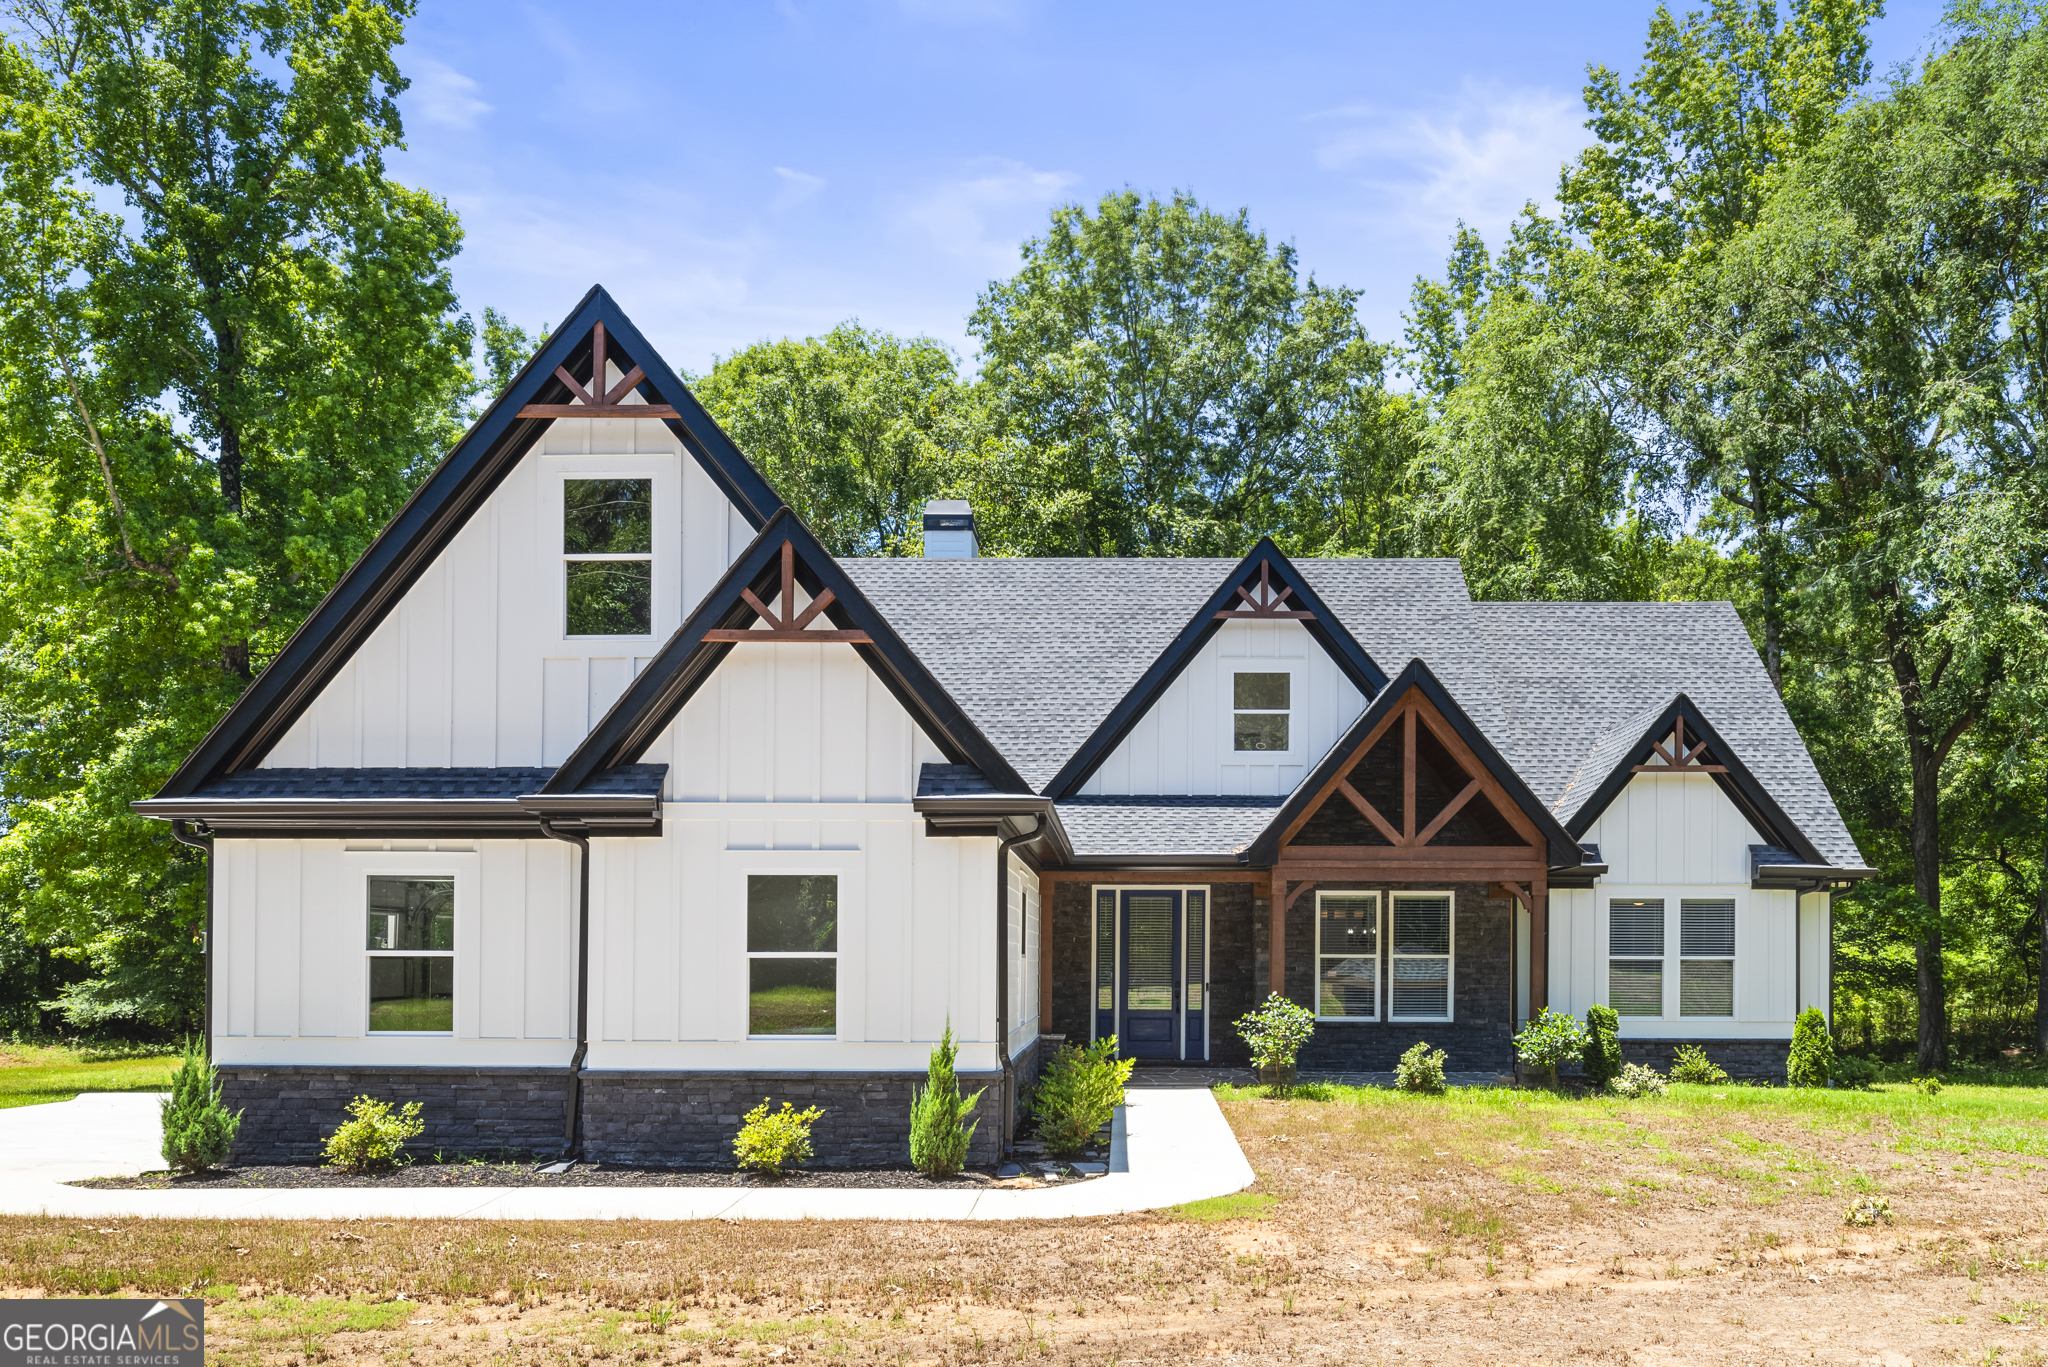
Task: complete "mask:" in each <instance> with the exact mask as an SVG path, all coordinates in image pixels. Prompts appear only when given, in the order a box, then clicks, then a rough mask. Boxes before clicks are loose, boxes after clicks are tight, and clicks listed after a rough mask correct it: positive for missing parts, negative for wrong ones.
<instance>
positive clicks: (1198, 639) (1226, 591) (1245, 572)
mask: <svg viewBox="0 0 2048 1367" xmlns="http://www.w3.org/2000/svg"><path fill="white" fill-rule="evenodd" d="M1262 565H1264V566H1269V567H1270V569H1271V573H1272V574H1273V576H1274V577H1275V578H1277V579H1279V581H1280V583H1281V585H1282V586H1283V587H1285V588H1289V589H1292V590H1293V591H1294V592H1293V601H1295V602H1297V603H1300V604H1301V607H1302V609H1303V610H1304V611H1307V612H1313V613H1314V614H1315V616H1314V617H1311V618H1308V619H1306V620H1303V621H1302V623H1301V624H1302V625H1303V626H1304V627H1307V628H1308V633H1309V635H1311V636H1313V637H1314V638H1315V639H1316V642H1317V643H1318V644H1319V645H1321V646H1322V648H1323V649H1324V650H1326V651H1328V652H1329V654H1330V658H1331V659H1333V660H1335V661H1336V662H1337V667H1338V668H1339V669H1341V670H1343V671H1344V675H1345V677H1346V678H1348V679H1350V680H1351V682H1352V683H1353V684H1354V685H1356V686H1357V688H1358V691H1359V692H1361V693H1363V694H1364V695H1365V696H1366V697H1367V698H1371V697H1374V696H1375V695H1377V694H1378V693H1379V692H1380V690H1381V689H1383V688H1385V687H1386V686H1387V675H1386V671H1384V670H1382V669H1381V668H1380V667H1379V665H1378V664H1376V663H1375V662H1374V661H1373V658H1372V656H1370V655H1368V654H1366V653H1365V647H1364V646H1361V645H1360V644H1358V638H1357V637H1355V636H1353V635H1352V634H1351V633H1350V632H1349V631H1348V630H1346V629H1345V627H1344V624H1343V623H1342V622H1340V621H1339V620H1338V619H1337V614H1336V613H1334V612H1332V611H1330V607H1329V605H1328V604H1327V603H1325V602H1323V600H1322V599H1321V598H1319V597H1317V596H1316V591H1315V590H1314V589H1312V588H1310V587H1309V585H1308V580H1307V579H1306V578H1305V577H1304V576H1303V575H1302V573H1301V571H1299V570H1297V569H1296V568H1295V567H1294V563H1293V562H1292V561H1290V560H1289V559H1288V558H1287V557H1286V556H1285V555H1282V554H1281V553H1280V548H1279V547H1278V546H1275V545H1274V544H1273V541H1272V538H1271V537H1264V536H1262V537H1260V538H1259V544H1258V545H1256V546H1254V547H1253V548H1252V553H1251V554H1250V555H1247V556H1246V557H1245V558H1244V559H1243V560H1241V561H1239V562H1238V566H1237V568H1236V569H1234V570H1232V571H1231V572H1230V574H1229V575H1228V576H1227V577H1226V578H1225V579H1224V581H1223V584H1222V586H1221V587H1220V588H1218V589H1217V590H1216V592H1214V593H1213V594H1211V595H1209V599H1208V601H1207V602H1205V603H1203V604H1202V606H1201V608H1200V609H1198V610H1197V611H1196V613H1195V615H1194V617H1193V618H1192V619H1191V620H1190V621H1189V622H1188V624H1187V625H1186V626H1185V627H1182V628H1181V632H1180V635H1178V636H1176V637H1174V638H1173V641H1172V643H1171V644H1169V645H1168V646H1167V647H1166V649H1165V650H1163V651H1161V652H1160V655H1159V658H1158V659H1157V660H1154V661H1153V662H1152V667H1151V668H1150V669H1148V670H1146V671H1145V672H1144V674H1143V675H1142V676H1140V677H1139V679H1138V682H1137V683H1135V684H1133V685H1132V686H1131V691H1130V692H1129V693H1126V694H1125V695H1124V698H1123V701H1122V702H1119V703H1118V704H1117V705H1116V707H1115V709H1114V710H1112V711H1111V712H1110V714H1109V715H1108V716H1107V717H1105V718H1103V720H1102V725H1100V726H1098V727H1096V728H1095V731H1094V733H1093V734H1092V735H1090V736H1089V737H1088V739H1087V740H1085V741H1083V742H1082V743H1081V748H1080V749H1078V750H1076V751H1075V752H1074V754H1073V757H1072V758H1071V759H1069V760H1068V761H1067V762H1066V764H1065V765H1064V766H1063V767H1062V768H1061V769H1060V771H1059V772H1058V773H1057V774H1055V775H1053V778H1052V782H1050V783H1048V784H1046V785H1045V794H1046V796H1048V797H1072V796H1073V795H1074V794H1075V793H1077V792H1079V791H1080V789H1081V785H1082V784H1084V783H1086V782H1087V781H1088V779H1089V777H1090V776H1091V775H1093V774H1094V773H1095V771H1096V770H1097V769H1099V768H1101V767H1102V764H1103V761H1105V760H1107V759H1108V758H1109V756H1110V753H1111V752H1112V751H1114V750H1115V749H1116V747H1117V744H1118V742H1120V741H1122V740H1123V738H1124V737H1125V736H1127V735H1129V734H1130V731H1131V728H1132V727H1134V726H1136V725H1137V724H1138V721H1139V719H1140V718H1142V717H1143V716H1144V715H1145V713H1146V712H1147V711H1148V710H1150V709H1151V707H1152V705H1153V704H1154V703H1155V702H1157V701H1158V700H1159V696H1160V695H1161V694H1162V693H1164V692H1165V691H1166V690H1167V688H1168V687H1170V686H1171V685H1172V683H1173V681H1174V680H1175V679H1177V678H1179V677H1180V675H1181V671H1182V670H1184V669H1186V668H1187V667H1188V665H1189V664H1191V663H1193V661H1194V658H1195V656H1196V655H1197V654H1198V653H1199V652H1200V651H1201V649H1202V647H1203V646H1205V645H1207V644H1208V643H1209V638H1210V637H1211V636H1214V635H1215V634H1216V631H1217V629H1218V628H1220V627H1221V626H1222V625H1223V623H1222V622H1221V621H1219V620H1218V619H1217V616H1216V614H1217V613H1219V612H1221V611H1223V610H1224V609H1225V608H1227V607H1230V606H1231V605H1233V604H1234V603H1236V602H1237V590H1238V588H1239V586H1240V585H1246V584H1249V583H1250V582H1251V581H1253V580H1255V579H1257V577H1258V572H1259V567H1260V566H1262ZM1247 620H1251V619H1250V618H1247Z"/></svg>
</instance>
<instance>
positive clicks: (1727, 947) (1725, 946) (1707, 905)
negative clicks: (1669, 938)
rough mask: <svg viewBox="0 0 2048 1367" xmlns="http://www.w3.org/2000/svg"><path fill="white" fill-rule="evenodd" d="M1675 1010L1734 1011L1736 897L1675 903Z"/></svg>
mask: <svg viewBox="0 0 2048 1367" xmlns="http://www.w3.org/2000/svg"><path fill="white" fill-rule="evenodd" d="M1678 1014H1679V1015H1681V1016H1733V1015H1734V1014H1735V899H1733V898H1732V897H1729V898H1698V899H1695V898H1690V897H1688V898H1685V899H1683V900H1681V901H1680V902H1679V904H1678Z"/></svg>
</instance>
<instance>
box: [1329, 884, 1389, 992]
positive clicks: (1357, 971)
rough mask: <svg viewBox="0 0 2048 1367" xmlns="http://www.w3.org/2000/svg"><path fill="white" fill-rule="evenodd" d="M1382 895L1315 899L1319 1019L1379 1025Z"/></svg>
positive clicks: (1344, 894)
mask: <svg viewBox="0 0 2048 1367" xmlns="http://www.w3.org/2000/svg"><path fill="white" fill-rule="evenodd" d="M1379 989H1380V895H1379V894H1378V893H1376V892H1318V893H1317V894H1316V1017H1317V1019H1319V1020H1347V1021H1357V1020H1378V1019H1379V1015H1380V991H1379Z"/></svg>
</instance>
